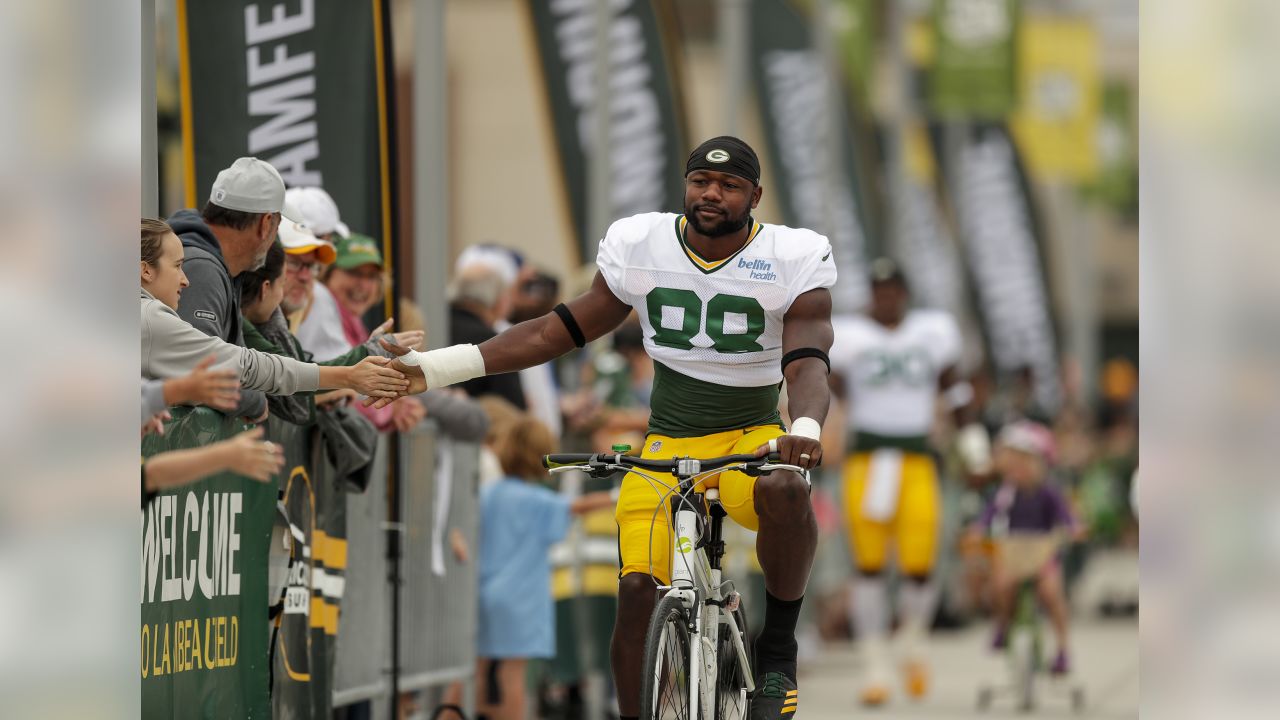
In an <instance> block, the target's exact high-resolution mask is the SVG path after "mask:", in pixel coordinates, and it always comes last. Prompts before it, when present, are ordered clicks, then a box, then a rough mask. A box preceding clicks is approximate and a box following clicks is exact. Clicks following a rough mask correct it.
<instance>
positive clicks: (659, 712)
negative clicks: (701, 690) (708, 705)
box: [640, 595, 693, 720]
mask: <svg viewBox="0 0 1280 720" xmlns="http://www.w3.org/2000/svg"><path fill="white" fill-rule="evenodd" d="M689 625H690V623H689V613H688V610H687V609H686V608H685V606H684V603H683V602H681V601H680V598H678V597H675V596H671V595H668V596H666V597H664V598H662V600H660V601H659V602H658V606H657V607H656V608H654V611H653V616H652V618H651V619H650V620H649V634H648V635H647V636H646V638H645V642H644V678H643V679H642V680H641V683H640V720H690V718H692V717H693V713H692V712H691V708H690V707H689V681H690V679H691V678H692V673H691V672H690V667H689V636H690V634H691V632H690V630H689Z"/></svg>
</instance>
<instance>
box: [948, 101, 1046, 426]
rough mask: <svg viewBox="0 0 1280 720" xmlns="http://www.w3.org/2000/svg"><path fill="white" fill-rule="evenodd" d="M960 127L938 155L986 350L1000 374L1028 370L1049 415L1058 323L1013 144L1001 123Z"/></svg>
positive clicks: (1040, 409) (1041, 246)
mask: <svg viewBox="0 0 1280 720" xmlns="http://www.w3.org/2000/svg"><path fill="white" fill-rule="evenodd" d="M958 130H959V133H960V135H961V137H959V138H956V140H957V141H956V142H948V143H947V153H946V154H944V156H943V158H944V162H946V163H947V165H948V168H947V172H946V176H947V185H948V191H949V192H950V194H951V197H952V203H953V205H954V206H955V212H956V220H957V223H958V226H959V232H960V238H961V241H962V244H963V245H964V252H965V257H966V260H967V262H968V266H969V275H970V278H971V283H972V286H973V288H974V292H975V294H976V298H977V310H978V314H979V317H980V319H981V321H982V325H983V331H984V333H985V334H986V339H987V345H988V349H989V357H990V358H991V361H992V364H993V366H994V368H995V370H996V371H997V372H998V373H999V374H1000V375H1001V376H1002V377H1005V378H1019V377H1026V376H1028V375H1029V379H1030V381H1031V382H1032V400H1033V401H1034V407H1035V409H1036V410H1037V411H1038V412H1039V414H1041V415H1047V416H1050V417H1051V416H1052V414H1053V413H1054V412H1055V411H1056V409H1057V408H1058V406H1059V404H1060V403H1061V395H1062V389H1061V379H1060V377H1059V370H1058V338H1057V329H1056V326H1055V325H1054V314H1053V307H1052V295H1051V294H1050V292H1049V284H1048V272H1047V268H1046V265H1045V252H1046V247H1045V243H1044V240H1043V237H1042V233H1041V230H1040V227H1039V225H1038V224H1037V219H1036V214H1035V207H1034V204H1033V200H1032V196H1031V191H1030V187H1029V185H1028V183H1027V176H1026V173H1025V170H1024V169H1023V166H1022V161H1021V159H1020V158H1019V153H1018V148H1017V146H1016V145H1015V144H1014V142H1013V139H1012V137H1011V136H1010V134H1009V130H1008V128H1007V127H1006V126H1005V125H1003V124H979V125H969V126H963V127H961V128H959V129H958Z"/></svg>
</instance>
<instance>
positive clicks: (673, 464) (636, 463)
mask: <svg viewBox="0 0 1280 720" xmlns="http://www.w3.org/2000/svg"><path fill="white" fill-rule="evenodd" d="M685 459H689V458H670V459H667V460H657V459H653V458H641V457H635V456H634V455H623V454H621V453H554V454H552V455H543V456H542V466H543V467H545V468H547V469H548V470H554V469H556V468H562V467H574V466H585V468H584V469H586V470H597V471H602V470H606V469H609V466H610V465H622V466H624V467H632V468H640V469H643V470H652V471H654V472H665V473H671V474H672V475H675V474H676V473H677V472H678V469H679V463H680V461H681V460H685ZM779 462H781V455H779V454H778V453H769V454H768V455H765V456H763V457H757V456H755V455H746V454H741V455H725V456H723V457H717V458H707V459H706V460H698V464H699V466H700V468H701V469H700V472H706V471H708V470H719V469H720V468H722V467H725V466H726V465H745V466H746V467H745V468H743V471H744V472H747V473H748V474H750V472H749V471H751V470H759V469H760V468H761V467H762V466H764V465H770V464H777V463H779ZM610 472H612V470H611V469H610Z"/></svg>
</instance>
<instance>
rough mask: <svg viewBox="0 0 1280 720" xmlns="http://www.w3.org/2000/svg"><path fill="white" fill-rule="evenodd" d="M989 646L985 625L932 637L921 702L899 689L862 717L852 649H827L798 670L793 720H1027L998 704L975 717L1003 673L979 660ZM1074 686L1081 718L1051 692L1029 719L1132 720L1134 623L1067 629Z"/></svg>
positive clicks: (987, 659) (995, 661)
mask: <svg viewBox="0 0 1280 720" xmlns="http://www.w3.org/2000/svg"><path fill="white" fill-rule="evenodd" d="M989 639H990V635H989V631H988V628H987V626H986V625H981V626H975V627H973V628H969V629H966V630H962V631H958V632H949V633H945V634H941V635H937V636H935V638H934V640H933V644H932V655H933V687H932V690H931V692H930V694H929V696H928V697H926V698H925V699H924V700H923V701H921V702H918V703H917V702H912V701H911V700H909V699H908V698H907V697H906V696H905V695H904V694H903V693H902V692H901V689H900V688H895V691H896V693H897V694H895V696H894V697H893V698H891V700H890V702H889V703H888V705H886V706H883V707H881V708H877V709H865V708H862V707H860V706H858V705H857V704H856V698H857V690H858V681H859V678H860V674H859V662H858V659H857V655H856V654H855V653H854V650H853V647H852V646H851V645H838V646H830V647H827V648H826V649H825V650H824V651H823V652H822V653H821V655H819V656H818V658H816V659H814V660H811V661H809V662H806V663H803V664H802V666H801V678H800V687H801V697H802V698H803V702H802V704H801V707H800V712H799V713H797V714H798V715H800V716H802V717H801V718H799V719H798V720H836V719H837V718H840V719H842V720H843V719H845V718H877V719H881V718H883V719H884V720H891V719H892V720H899V719H901V720H905V719H907V718H909V719H910V720H929V719H930V718H946V719H951V718H1007V717H1028V716H1027V715H1024V714H1020V713H1018V712H1017V711H1016V710H1015V708H1014V706H1013V703H1012V702H1011V701H1009V700H1003V701H1002V700H999V699H998V700H997V701H996V702H995V704H994V705H993V707H992V709H991V710H988V711H987V712H985V713H983V712H978V710H977V705H976V700H977V692H978V687H979V686H980V685H981V684H982V683H983V682H984V681H987V682H991V681H999V679H1000V678H1001V677H1002V673H1003V670H1004V666H1003V664H1002V662H1001V661H1000V659H999V658H997V657H995V656H991V655H989V654H987V653H986V651H985V648H986V644H987V642H988V641H989ZM1073 642H1074V643H1075V646H1074V648H1073V655H1072V662H1073V665H1074V670H1075V674H1074V679H1075V681H1076V682H1078V683H1080V684H1081V685H1083V686H1084V688H1085V694H1086V707H1085V710H1084V712H1083V713H1081V714H1079V715H1075V714H1073V713H1072V712H1071V705H1070V702H1069V698H1068V697H1067V696H1066V695H1065V694H1064V693H1061V692H1058V693H1057V694H1056V695H1055V694H1053V693H1052V692H1050V693H1049V694H1047V695H1046V696H1045V697H1044V699H1043V700H1042V701H1041V702H1040V706H1039V708H1038V709H1037V711H1036V712H1035V713H1034V714H1033V715H1032V717H1044V718H1072V717H1082V718H1091V719H1093V718H1097V719H1099V720H1111V719H1113V718H1114V719H1119V718H1126V719H1128V718H1136V717H1138V624H1137V622H1136V621H1134V620H1111V621H1106V620H1080V621H1077V623H1076V626H1075V627H1074V628H1073Z"/></svg>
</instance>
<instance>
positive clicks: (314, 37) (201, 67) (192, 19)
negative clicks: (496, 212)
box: [177, 0, 391, 258]
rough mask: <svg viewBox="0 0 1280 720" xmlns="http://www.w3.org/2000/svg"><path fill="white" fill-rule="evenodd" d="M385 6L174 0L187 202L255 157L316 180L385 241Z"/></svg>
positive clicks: (290, 176)
mask: <svg viewBox="0 0 1280 720" xmlns="http://www.w3.org/2000/svg"><path fill="white" fill-rule="evenodd" d="M382 3H383V0H350V1H349V2H315V1H314V0H295V1H294V2H288V3H265V2H250V1H249V0H177V9H178V13H177V15H178V35H179V70H180V80H181V88H182V131H183V132H182V135H183V154H184V170H185V173H186V176H185V183H184V184H185V187H186V193H187V198H186V200H187V204H188V205H190V206H193V207H199V206H201V205H203V204H204V202H205V201H206V200H207V199H208V197H209V189H210V187H211V186H212V184H213V180H214V178H215V177H216V176H217V174H218V171H220V170H222V169H223V168H225V167H227V166H228V165H230V164H231V163H232V161H234V160H235V159H236V158H237V157H240V156H244V155H253V156H256V157H259V158H261V159H263V160H266V161H267V162H269V163H271V164H272V165H273V166H275V168H276V169H277V170H279V171H280V174H281V175H282V176H283V177H284V181H285V184H287V185H289V186H290V187H293V186H304V185H318V186H320V187H323V188H324V189H325V190H326V191H328V192H329V194H330V195H332V196H333V199H334V200H335V201H336V202H337V204H338V207H339V208H341V211H342V219H343V221H344V222H345V223H346V224H347V225H349V226H350V227H351V229H352V230H353V231H356V232H361V233H364V234H366V235H370V236H372V237H376V238H381V239H383V242H384V245H385V248H384V249H389V247H390V245H389V238H388V237H387V234H388V231H389V226H390V224H391V223H390V219H391V206H390V199H389V198H390V195H389V193H390V187H389V184H390V181H389V177H390V170H389V168H388V163H387V157H388V150H387V142H388V138H387V133H386V130H385V128H386V122H385V120H386V117H387V113H386V111H385V108H386V107H387V101H386V97H387V96H386V88H385V86H384V82H383V77H384V73H383V72H381V68H382V67H383V65H384V63H383V58H384V57H385V47H386V44H385V43H384V42H383V38H382V34H381V32H380V31H379V30H380V28H381V26H382V22H381V13H382V12H383V8H382ZM390 256H391V254H390V252H384V257H387V258H390Z"/></svg>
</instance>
